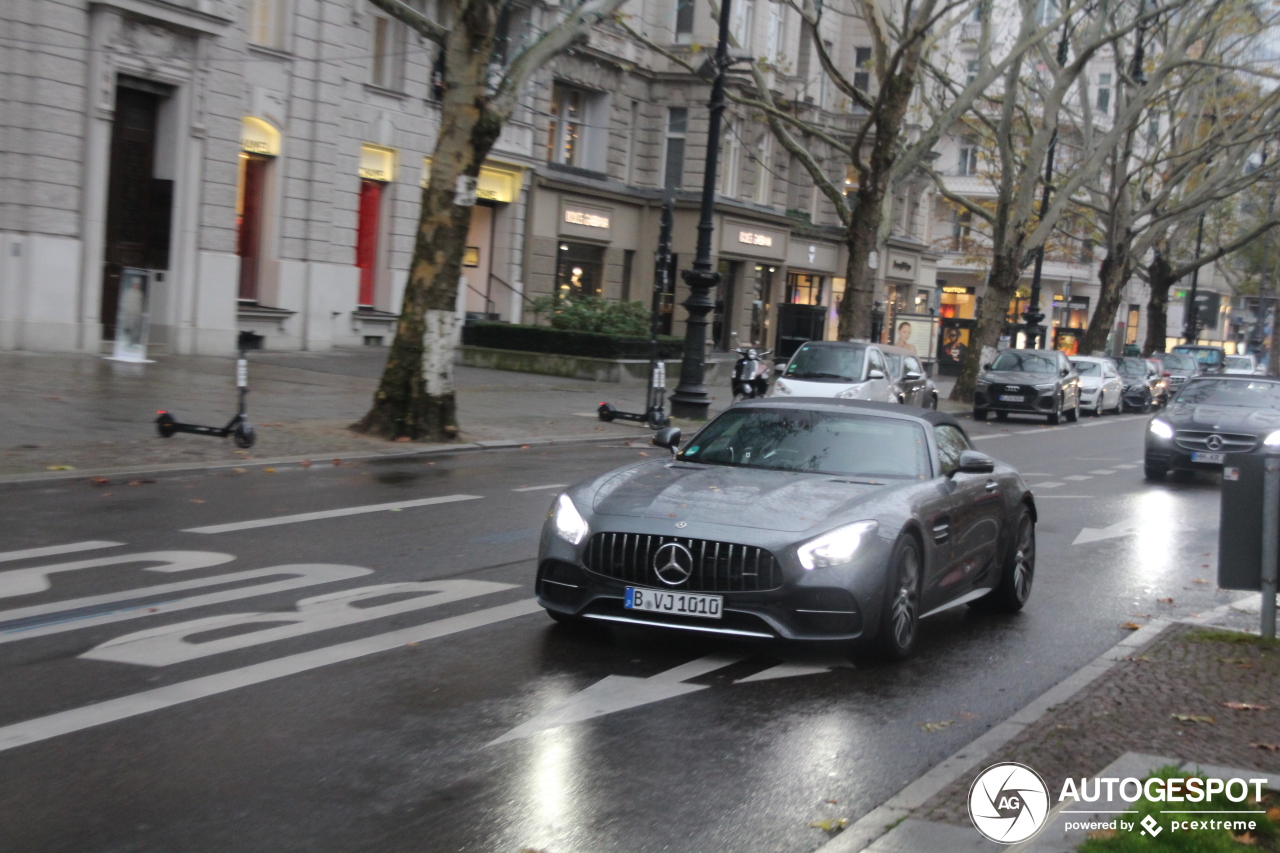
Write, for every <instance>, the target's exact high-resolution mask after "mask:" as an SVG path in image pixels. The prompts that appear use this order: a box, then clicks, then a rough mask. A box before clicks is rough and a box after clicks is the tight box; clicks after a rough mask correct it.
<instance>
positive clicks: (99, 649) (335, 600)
mask: <svg viewBox="0 0 1280 853" xmlns="http://www.w3.org/2000/svg"><path fill="white" fill-rule="evenodd" d="M515 588H516V587H515V585H514V584H509V583H494V582H492V581H475V580H447V581H426V582H422V583H387V584H379V585H377V586H363V587H360V588H358V589H348V590H344V591H342V592H331V593H329V594H327V595H317V596H315V597H313V598H304V599H302V600H301V601H299V602H298V609H297V610H296V611H295V612H289V611H284V612H280V611H269V612H264V613H224V614H221V615H219V616H208V617H206V618H204V619H193V620H191V621H190V622H180V623H178V624H176V625H161V626H160V627H158V628H148V629H147V630H145V631H137V632H134V633H132V634H125V635H124V636H123V637H116V638H115V639H113V640H108V641H107V642H105V643H102V644H100V645H97V646H94V647H93V648H92V649H90V650H89V651H87V652H85V653H84V654H82V655H80V657H81V658H84V659H86V660H105V661H113V662H115V663H132V664H137V665H139V666H169V665H171V664H175V663H184V662H186V661H189V660H195V659H197V658H203V657H208V656H209V655H216V654H221V653H223V652H229V651H234V650H236V649H244V648H248V647H249V646H257V645H261V644H262V643H270V642H273V641H275V640H284V639H288V638H291V637H301V636H303V635H305V634H314V633H316V632H317V631H327V630H329V629H330V628H342V627H345V626H347V625H358V624H360V623H361V622H369V621H371V620H373V619H382V618H385V617H387V616H395V615H397V614H399V613H409V612H412V611H414V610H422V609H424V608H427V607H436V606H438V605H441V604H449V603H452V602H454V601H462V600H464V599H467V598H475V597H476V596H480V595H491V594H492V593H495V592H503V591H504V590H508V589H515ZM406 595H408V596H412V597H411V598H402V597H401V596H406ZM393 596H394V597H397V598H398V599H399V600H397V601H392V602H390V603H386V604H373V605H370V604H368V602H371V601H376V600H378V599H380V598H389V597H393ZM361 603H364V606H361ZM253 626H258V628H257V630H253V631H250V632H249V633H243V632H241V633H236V634H235V635H234V636H230V637H220V638H218V639H207V640H201V639H197V640H195V641H194V642H193V638H198V637H199V636H200V635H201V634H209V633H216V632H222V631H226V630H228V629H235V628H246V627H249V628H252V627H253Z"/></svg>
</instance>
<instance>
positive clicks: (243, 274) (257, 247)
mask: <svg viewBox="0 0 1280 853" xmlns="http://www.w3.org/2000/svg"><path fill="white" fill-rule="evenodd" d="M270 162H271V161H270V160H268V159H267V158H265V157H254V156H250V155H245V154H242V155H241V156H240V169H241V172H240V198H239V202H240V217H239V219H240V222H239V234H238V235H237V240H236V253H237V254H238V255H240V298H241V299H242V300H245V301H248V302H257V301H258V270H259V267H260V266H261V258H262V206H263V201H264V199H263V195H264V194H265V190H266V183H267V166H268V164H269V163H270Z"/></svg>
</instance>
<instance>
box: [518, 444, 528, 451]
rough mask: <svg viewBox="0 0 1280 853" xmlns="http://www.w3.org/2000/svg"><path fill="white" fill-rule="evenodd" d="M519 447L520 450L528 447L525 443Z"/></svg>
mask: <svg viewBox="0 0 1280 853" xmlns="http://www.w3.org/2000/svg"><path fill="white" fill-rule="evenodd" d="M520 449H521V450H528V449H529V445H527V444H522V445H520Z"/></svg>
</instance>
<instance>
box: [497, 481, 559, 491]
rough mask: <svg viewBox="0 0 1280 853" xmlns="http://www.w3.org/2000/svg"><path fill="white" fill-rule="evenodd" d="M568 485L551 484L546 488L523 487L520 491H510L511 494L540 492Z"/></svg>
mask: <svg viewBox="0 0 1280 853" xmlns="http://www.w3.org/2000/svg"><path fill="white" fill-rule="evenodd" d="M568 485H569V484H568V483H551V484H549V485H546V486H525V487H524V488H521V489H512V490H511V491H513V492H540V491H542V490H543V489H563V488H566V487H567V486H568Z"/></svg>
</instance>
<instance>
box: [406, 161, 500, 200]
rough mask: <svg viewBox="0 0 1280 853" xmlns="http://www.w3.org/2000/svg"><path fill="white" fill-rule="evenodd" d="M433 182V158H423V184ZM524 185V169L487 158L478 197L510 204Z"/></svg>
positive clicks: (477, 185)
mask: <svg viewBox="0 0 1280 853" xmlns="http://www.w3.org/2000/svg"><path fill="white" fill-rule="evenodd" d="M430 182H431V158H430V157H423V158H422V186H424V187H425V186H426V185H427V184H429V183H430ZM523 185H524V169H522V168H520V167H519V166H508V165H507V164H505V163H499V162H495V161H489V160H486V161H485V162H484V165H483V166H481V167H480V177H479V178H478V179H477V180H476V187H475V192H476V198H477V199H480V200H481V201H499V202H502V203H504V204H510V203H511V202H513V201H515V200H516V198H517V197H518V196H519V195H520V188H521V187H522V186H523Z"/></svg>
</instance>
